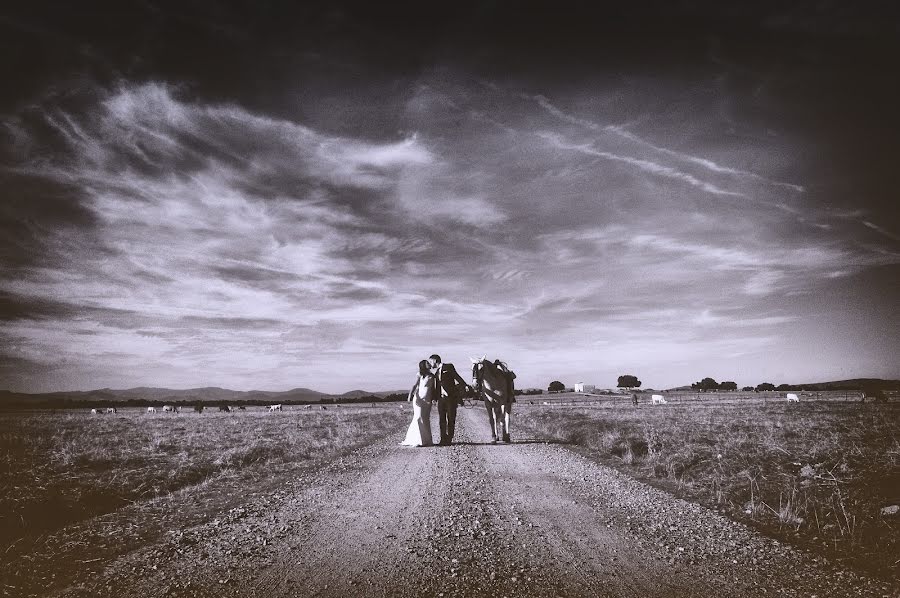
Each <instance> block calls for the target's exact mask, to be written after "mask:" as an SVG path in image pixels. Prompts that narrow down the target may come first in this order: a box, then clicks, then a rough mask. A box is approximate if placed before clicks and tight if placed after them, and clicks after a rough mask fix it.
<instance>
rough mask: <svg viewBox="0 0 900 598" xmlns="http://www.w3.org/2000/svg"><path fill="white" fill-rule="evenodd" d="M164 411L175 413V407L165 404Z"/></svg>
mask: <svg viewBox="0 0 900 598" xmlns="http://www.w3.org/2000/svg"><path fill="white" fill-rule="evenodd" d="M163 413H175V407H173V406H172V405H163Z"/></svg>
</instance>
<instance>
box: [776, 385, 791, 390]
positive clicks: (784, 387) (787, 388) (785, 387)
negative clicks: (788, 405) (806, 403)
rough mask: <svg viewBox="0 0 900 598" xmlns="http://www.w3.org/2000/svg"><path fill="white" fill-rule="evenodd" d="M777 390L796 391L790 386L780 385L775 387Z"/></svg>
mask: <svg viewBox="0 0 900 598" xmlns="http://www.w3.org/2000/svg"><path fill="white" fill-rule="evenodd" d="M775 390H781V391H784V390H794V387H793V386H791V385H790V384H779V385H778V386H776V387H775Z"/></svg>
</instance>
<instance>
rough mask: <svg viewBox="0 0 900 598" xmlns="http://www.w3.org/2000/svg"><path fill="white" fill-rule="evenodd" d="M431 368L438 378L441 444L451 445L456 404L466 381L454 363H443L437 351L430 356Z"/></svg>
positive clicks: (454, 426) (454, 427) (454, 425)
mask: <svg viewBox="0 0 900 598" xmlns="http://www.w3.org/2000/svg"><path fill="white" fill-rule="evenodd" d="M428 361H430V362H431V369H432V370H434V375H435V377H436V378H437V383H438V389H440V392H441V396H440V397H438V421H439V422H440V426H441V442H440V445H441V446H449V445H450V444H451V443H452V442H453V432H454V430H456V405H457V402H458V401H459V398H460V397H461V396H462V394H463V391H464V390H465V388H466V381H465V380H463V379H462V378H460V377H459V374H458V373H457V372H456V368H455V367H453V364H452V363H441V356H440V355H438V354H437V353H435V354H434V355H432V356H431V357H429V358H428Z"/></svg>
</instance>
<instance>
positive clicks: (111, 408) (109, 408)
mask: <svg viewBox="0 0 900 598" xmlns="http://www.w3.org/2000/svg"><path fill="white" fill-rule="evenodd" d="M106 412H107V413H116V408H115V407H107V408H106Z"/></svg>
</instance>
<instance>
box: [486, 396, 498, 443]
mask: <svg viewBox="0 0 900 598" xmlns="http://www.w3.org/2000/svg"><path fill="white" fill-rule="evenodd" d="M484 406H485V407H486V408H487V414H488V423H490V424H491V442H497V428H496V427H495V426H494V410H493V408H492V407H491V403H490V401H485V402H484Z"/></svg>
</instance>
